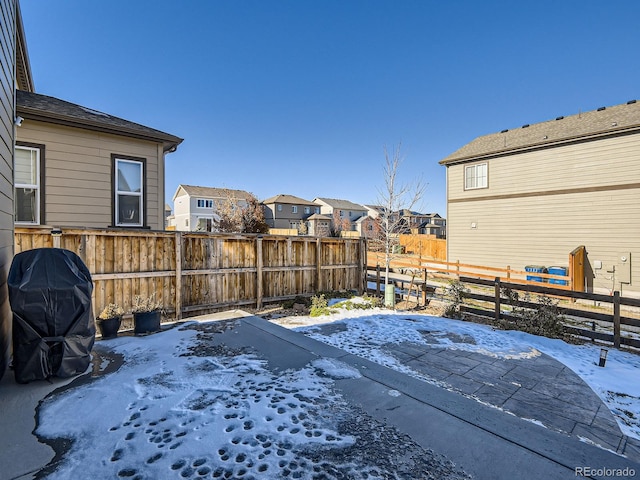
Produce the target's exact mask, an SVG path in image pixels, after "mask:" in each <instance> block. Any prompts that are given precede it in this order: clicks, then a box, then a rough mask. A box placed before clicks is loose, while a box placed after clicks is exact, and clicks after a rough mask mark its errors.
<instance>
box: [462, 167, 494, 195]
mask: <svg viewBox="0 0 640 480" xmlns="http://www.w3.org/2000/svg"><path fill="white" fill-rule="evenodd" d="M482 166H484V167H485V175H484V184H483V185H478V174H477V170H478V167H482ZM470 168H473V169H474V170H475V171H474V176H473V178H474V183H475V184H476V185H475V186H469V185H467V169H470ZM463 185H464V189H465V190H480V189H482V188H489V164H488V163H487V162H482V163H474V164H472V165H465V166H464V179H463Z"/></svg>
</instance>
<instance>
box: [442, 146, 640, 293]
mask: <svg viewBox="0 0 640 480" xmlns="http://www.w3.org/2000/svg"><path fill="white" fill-rule="evenodd" d="M486 162H487V164H488V188H484V189H477V190H468V191H465V190H464V167H465V164H459V165H452V166H450V167H448V170H447V199H448V201H447V205H448V206H447V208H448V211H447V225H448V240H447V243H448V260H449V261H456V260H460V261H461V262H463V263H472V264H480V265H489V266H494V267H506V266H507V265H509V266H511V267H512V268H516V269H524V267H525V266H526V265H545V266H565V267H566V266H568V258H569V253H570V252H571V251H572V250H573V249H574V248H576V247H578V246H580V245H584V246H586V249H587V256H588V261H589V266H590V267H592V270H591V271H590V270H589V268H588V269H587V273H588V275H587V285H588V287H589V288H590V289H593V290H595V291H599V292H603V293H605V292H611V291H612V290H621V291H622V293H623V294H630V295H632V296H638V295H640V241H639V239H640V134H633V135H624V136H618V137H611V138H607V139H601V140H594V141H589V142H582V143H575V144H572V145H565V146H560V147H556V148H549V149H543V150H538V151H532V152H526V153H519V154H514V155H509V156H503V157H498V158H492V159H489V160H487V161H486ZM473 163H474V162H471V163H468V164H467V165H469V164H473ZM474 225H475V227H474ZM627 252H631V266H632V269H631V270H632V271H631V283H630V284H627V283H622V284H621V283H620V282H619V277H618V274H616V273H613V272H612V270H614V269H616V270H618V272H619V271H620V268H621V262H620V259H619V258H620V256H621V254H622V253H627ZM596 260H599V261H601V262H602V269H594V268H593V267H594V266H595V261H596Z"/></svg>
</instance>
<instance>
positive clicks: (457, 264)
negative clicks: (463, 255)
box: [456, 260, 460, 280]
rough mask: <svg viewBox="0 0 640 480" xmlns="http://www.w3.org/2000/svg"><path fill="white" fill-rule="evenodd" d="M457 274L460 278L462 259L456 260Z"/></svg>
mask: <svg viewBox="0 0 640 480" xmlns="http://www.w3.org/2000/svg"><path fill="white" fill-rule="evenodd" d="M456 276H457V277H458V280H460V260H456Z"/></svg>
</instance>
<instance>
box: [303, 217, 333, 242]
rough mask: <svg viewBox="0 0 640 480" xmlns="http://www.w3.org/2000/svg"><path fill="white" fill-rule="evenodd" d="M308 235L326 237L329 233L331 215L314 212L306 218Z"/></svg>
mask: <svg viewBox="0 0 640 480" xmlns="http://www.w3.org/2000/svg"><path fill="white" fill-rule="evenodd" d="M307 225H308V226H309V235H311V236H314V237H328V236H330V235H331V217H329V216H327V215H322V214H320V213H314V214H313V215H311V216H310V217H309V218H308V219H307Z"/></svg>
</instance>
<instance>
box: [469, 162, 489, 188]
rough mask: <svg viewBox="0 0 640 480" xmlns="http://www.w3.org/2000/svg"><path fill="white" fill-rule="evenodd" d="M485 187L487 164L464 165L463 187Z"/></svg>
mask: <svg viewBox="0 0 640 480" xmlns="http://www.w3.org/2000/svg"><path fill="white" fill-rule="evenodd" d="M476 188H487V164H486V163H479V164H477V165H467V166H466V167H464V189H465V190H473V189H476Z"/></svg>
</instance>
